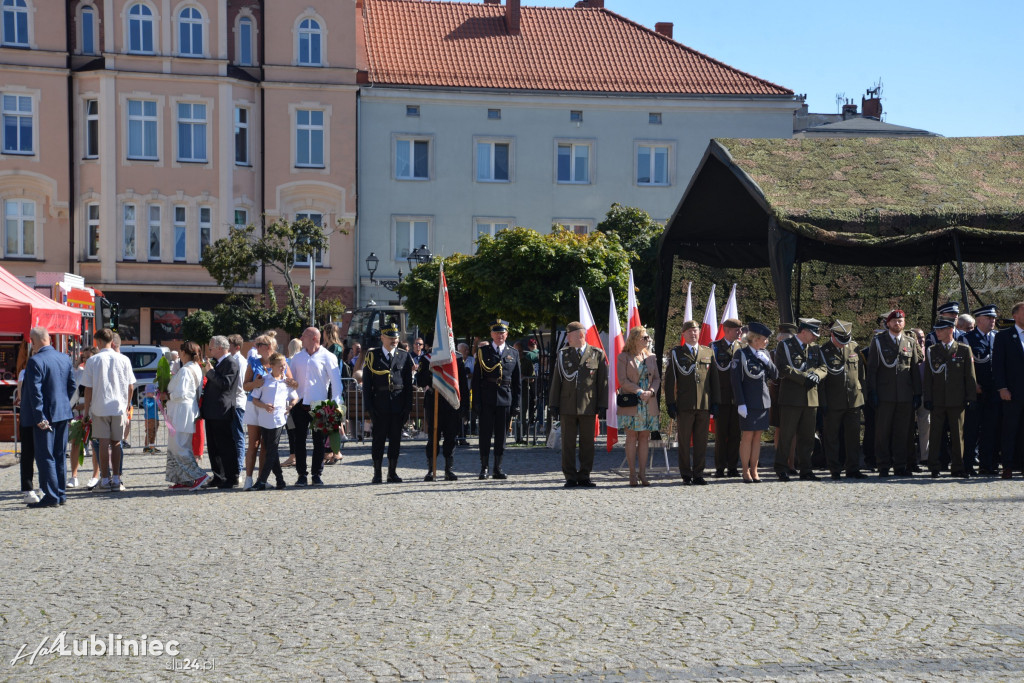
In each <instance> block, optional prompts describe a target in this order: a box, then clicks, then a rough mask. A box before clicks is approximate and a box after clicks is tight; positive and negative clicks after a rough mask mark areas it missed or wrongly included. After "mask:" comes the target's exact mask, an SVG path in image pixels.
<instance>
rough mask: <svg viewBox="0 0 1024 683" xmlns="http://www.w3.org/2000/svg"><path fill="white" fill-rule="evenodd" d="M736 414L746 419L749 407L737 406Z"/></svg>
mask: <svg viewBox="0 0 1024 683" xmlns="http://www.w3.org/2000/svg"><path fill="white" fill-rule="evenodd" d="M736 412H737V413H739V414H740V417H746V416H747V407H746V406H736Z"/></svg>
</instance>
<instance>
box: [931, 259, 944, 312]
mask: <svg viewBox="0 0 1024 683" xmlns="http://www.w3.org/2000/svg"><path fill="white" fill-rule="evenodd" d="M941 276H942V263H941V262H939V263H936V264H935V286H934V287H933V288H932V314H933V315H934V313H935V311H936V310H938V308H939V278H940V277H941Z"/></svg>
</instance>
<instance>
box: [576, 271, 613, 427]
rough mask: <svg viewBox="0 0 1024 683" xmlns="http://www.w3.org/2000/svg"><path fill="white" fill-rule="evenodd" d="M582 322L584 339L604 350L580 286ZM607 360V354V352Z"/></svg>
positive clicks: (595, 419) (597, 420)
mask: <svg viewBox="0 0 1024 683" xmlns="http://www.w3.org/2000/svg"><path fill="white" fill-rule="evenodd" d="M579 290H580V322H581V323H583V327H584V328H586V334H585V335H584V337H583V338H584V339H585V340H586V342H587V343H588V344H590V345H591V346H596V347H597V348H599V349H601V350H602V351H604V344H602V343H601V335H600V333H598V331H597V323H595V322H594V315H593V314H592V313H591V312H590V304H589V303H587V295H586V294H584V293H583V288H582V287H580V288H579ZM605 359H606V360H607V354H605ZM600 427H601V424H600V416H598V415H595V416H594V434H595V436H596V435H597V434H599V433H600V431H601V429H600Z"/></svg>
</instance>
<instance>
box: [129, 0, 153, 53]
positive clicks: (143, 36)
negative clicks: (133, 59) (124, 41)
mask: <svg viewBox="0 0 1024 683" xmlns="http://www.w3.org/2000/svg"><path fill="white" fill-rule="evenodd" d="M154 23H155V21H154V19H153V10H151V9H150V8H149V7H147V6H145V5H143V4H142V3H141V2H138V3H135V4H134V5H132V6H131V7H130V8H129V9H128V52H131V53H134V54H142V55H151V54H153V29H154V26H153V25H154Z"/></svg>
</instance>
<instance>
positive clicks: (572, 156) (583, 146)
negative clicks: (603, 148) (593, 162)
mask: <svg viewBox="0 0 1024 683" xmlns="http://www.w3.org/2000/svg"><path fill="white" fill-rule="evenodd" d="M590 148H591V145H590V143H577V142H560V143H558V182H560V183H580V184H585V183H589V182H590Z"/></svg>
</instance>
